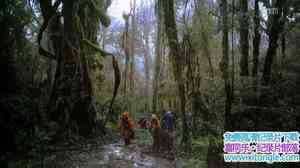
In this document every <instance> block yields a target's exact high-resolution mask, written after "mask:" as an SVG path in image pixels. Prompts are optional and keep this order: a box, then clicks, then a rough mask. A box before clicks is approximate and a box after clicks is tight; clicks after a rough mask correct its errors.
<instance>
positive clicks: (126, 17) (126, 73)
mask: <svg viewBox="0 0 300 168" xmlns="http://www.w3.org/2000/svg"><path fill="white" fill-rule="evenodd" d="M123 18H124V20H125V32H124V34H123V49H124V52H125V69H124V78H123V81H124V95H125V97H127V94H128V89H127V87H128V86H127V85H128V76H129V58H130V48H129V44H130V39H129V15H126V14H124V15H123Z"/></svg>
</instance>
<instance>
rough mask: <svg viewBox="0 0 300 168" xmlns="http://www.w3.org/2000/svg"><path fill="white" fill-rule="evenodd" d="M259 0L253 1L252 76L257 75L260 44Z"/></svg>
mask: <svg viewBox="0 0 300 168" xmlns="http://www.w3.org/2000/svg"><path fill="white" fill-rule="evenodd" d="M259 13H260V12H259V0H255V2H254V17H253V22H254V38H253V68H252V76H253V77H255V76H257V71H258V65H259V45H260V31H259V27H260V19H259V17H260V16H259Z"/></svg>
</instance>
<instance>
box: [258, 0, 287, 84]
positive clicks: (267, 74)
mask: <svg viewBox="0 0 300 168" xmlns="http://www.w3.org/2000/svg"><path fill="white" fill-rule="evenodd" d="M273 3H274V5H273V7H274V8H277V9H278V13H272V14H270V15H269V17H270V19H269V23H268V33H269V47H268V50H267V55H266V58H265V62H264V71H263V84H264V85H269V82H270V79H271V71H272V64H273V60H274V57H275V56H276V50H277V47H278V44H277V41H278V38H279V34H280V32H281V31H282V29H283V26H282V22H281V21H280V17H281V15H282V7H283V5H284V3H285V1H284V0H276V1H275V2H273Z"/></svg>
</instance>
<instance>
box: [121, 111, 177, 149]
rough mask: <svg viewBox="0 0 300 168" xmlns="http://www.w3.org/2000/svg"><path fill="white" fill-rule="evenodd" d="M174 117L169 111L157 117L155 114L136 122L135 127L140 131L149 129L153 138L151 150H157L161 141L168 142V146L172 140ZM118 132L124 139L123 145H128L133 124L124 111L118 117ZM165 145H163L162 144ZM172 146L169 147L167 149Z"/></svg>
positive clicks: (132, 133) (132, 135)
mask: <svg viewBox="0 0 300 168" xmlns="http://www.w3.org/2000/svg"><path fill="white" fill-rule="evenodd" d="M175 123H176V122H175V115H174V113H173V112H171V111H164V110H163V112H162V114H161V116H160V117H159V116H158V115H156V114H152V115H151V117H150V118H149V119H147V118H146V117H142V118H140V119H139V120H138V122H137V126H138V128H141V129H149V131H150V132H151V134H152V137H153V148H156V149H159V146H160V145H162V143H164V142H162V141H168V142H167V143H169V144H170V142H169V141H170V139H174V138H172V137H174V136H175V135H174V132H175ZM118 130H119V131H120V134H121V136H122V138H123V139H124V143H125V145H129V144H130V143H131V140H132V139H133V138H134V134H135V133H134V122H133V120H132V119H131V117H130V116H129V112H128V111H125V112H123V114H122V115H121V117H120V120H119V123H118ZM164 144H165V143H164ZM171 146H172V145H169V146H168V147H169V149H170V148H171Z"/></svg>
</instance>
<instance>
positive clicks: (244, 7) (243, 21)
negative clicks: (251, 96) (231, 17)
mask: <svg viewBox="0 0 300 168" xmlns="http://www.w3.org/2000/svg"><path fill="white" fill-rule="evenodd" d="M239 5H240V7H239V8H240V45H241V55H242V56H241V62H240V69H241V76H248V75H249V70H248V59H249V38H248V37H249V23H248V18H249V17H248V0H240V2H239Z"/></svg>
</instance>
